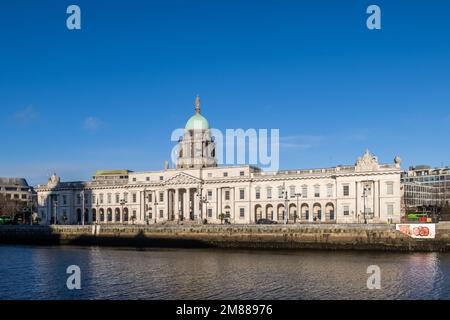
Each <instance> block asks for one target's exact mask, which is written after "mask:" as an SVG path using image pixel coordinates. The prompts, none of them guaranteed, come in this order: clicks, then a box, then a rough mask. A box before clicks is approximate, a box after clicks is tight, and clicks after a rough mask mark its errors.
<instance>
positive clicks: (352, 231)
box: [0, 223, 450, 251]
mask: <svg viewBox="0 0 450 320" xmlns="http://www.w3.org/2000/svg"><path fill="white" fill-rule="evenodd" d="M436 233H437V236H436V239H427V240H425V239H424V240H418V239H412V238H410V237H409V236H407V235H404V234H402V233H400V232H398V231H396V230H395V225H360V224H358V225H354V224H327V225H325V224H323V225H191V226H188V225H184V226H183V225H152V226H133V225H126V226H124V225H87V226H59V225H58V226H6V225H2V226H0V244H5V243H14V244H32V245H41V244H43V245H98V246H132V247H133V246H134V247H166V248H171V247H177V248H210V247H213V248H234V249H327V250H382V251H447V250H449V248H450V224H442V223H440V224H438V225H437V232H436Z"/></svg>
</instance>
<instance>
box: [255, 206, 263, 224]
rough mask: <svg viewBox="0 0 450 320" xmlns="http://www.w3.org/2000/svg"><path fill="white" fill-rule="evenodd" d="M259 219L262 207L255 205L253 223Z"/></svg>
mask: <svg viewBox="0 0 450 320" xmlns="http://www.w3.org/2000/svg"><path fill="white" fill-rule="evenodd" d="M259 219H262V207H261V205H259V204H257V205H256V206H255V222H258V220H259Z"/></svg>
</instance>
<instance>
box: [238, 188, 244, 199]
mask: <svg viewBox="0 0 450 320" xmlns="http://www.w3.org/2000/svg"><path fill="white" fill-rule="evenodd" d="M244 199H245V189H239V200H244Z"/></svg>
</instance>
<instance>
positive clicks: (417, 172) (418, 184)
mask: <svg viewBox="0 0 450 320" xmlns="http://www.w3.org/2000/svg"><path fill="white" fill-rule="evenodd" d="M401 181H402V184H403V187H404V199H403V202H404V204H405V206H407V207H421V206H438V207H442V206H449V205H450V168H449V167H444V168H431V167H430V166H426V165H418V166H413V167H410V168H409V170H408V171H404V172H403V173H402V177H401Z"/></svg>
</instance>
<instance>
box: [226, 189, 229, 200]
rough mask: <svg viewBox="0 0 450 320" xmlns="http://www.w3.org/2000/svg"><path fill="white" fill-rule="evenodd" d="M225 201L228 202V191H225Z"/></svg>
mask: <svg viewBox="0 0 450 320" xmlns="http://www.w3.org/2000/svg"><path fill="white" fill-rule="evenodd" d="M225 200H230V191H229V190H226V191H225Z"/></svg>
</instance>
